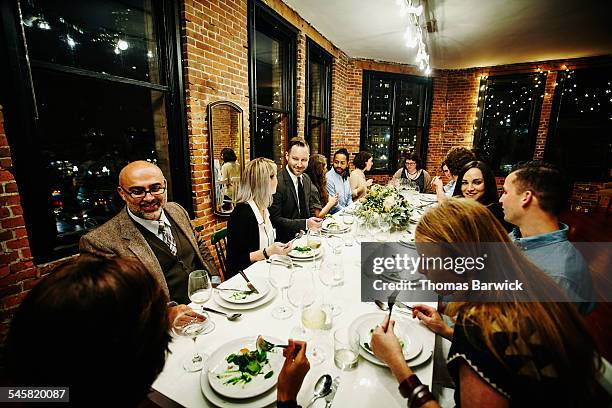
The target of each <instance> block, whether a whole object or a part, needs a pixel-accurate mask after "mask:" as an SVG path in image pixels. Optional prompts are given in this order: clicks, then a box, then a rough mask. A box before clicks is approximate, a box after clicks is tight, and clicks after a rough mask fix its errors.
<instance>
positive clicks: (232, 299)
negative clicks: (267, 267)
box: [216, 278, 270, 304]
mask: <svg viewBox="0 0 612 408" xmlns="http://www.w3.org/2000/svg"><path fill="white" fill-rule="evenodd" d="M250 279H251V282H252V283H253V285H254V286H255V288H257V291H258V292H259V293H249V294H244V293H240V292H233V291H229V290H218V291H216V292H217V293H218V294H219V297H220V298H221V299H223V300H225V301H226V302H229V303H236V304H244V303H251V302H255V301H257V300H259V299H261V298H263V297H264V296H266V295H267V294H268V292H269V291H270V284H269V283H268V280H267V279H264V278H250ZM235 281H236V279H234V281H233V282H231V283H228V284H227V285H225V286H227V287H228V288H233V289H240V290H245V291H248V290H249V288H248V287H247V283H246V281H245V280H244V279H243V280H240V281H239V282H235ZM223 286H224V285H223V284H221V285H219V288H222V287H223Z"/></svg>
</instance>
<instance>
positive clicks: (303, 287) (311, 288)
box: [287, 268, 317, 339]
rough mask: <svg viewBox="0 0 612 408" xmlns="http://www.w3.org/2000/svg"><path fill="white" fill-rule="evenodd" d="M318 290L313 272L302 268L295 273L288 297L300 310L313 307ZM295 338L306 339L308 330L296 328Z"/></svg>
mask: <svg viewBox="0 0 612 408" xmlns="http://www.w3.org/2000/svg"><path fill="white" fill-rule="evenodd" d="M316 293H317V290H316V288H315V284H314V278H313V275H312V272H311V271H310V270H309V269H306V268H302V269H301V270H299V271H296V272H294V274H293V281H292V282H291V287H290V288H289V290H288V293H287V297H288V298H289V303H291V304H292V305H293V306H294V307H295V308H297V309H298V310H302V309H303V308H305V307H308V306H310V305H312V304H313V303H314V301H315V298H316ZM292 336H293V337H294V338H302V339H303V338H305V336H306V330H305V329H304V327H303V326H300V327H296V328H294V329H293V330H292Z"/></svg>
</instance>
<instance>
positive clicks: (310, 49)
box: [304, 37, 334, 157]
mask: <svg viewBox="0 0 612 408" xmlns="http://www.w3.org/2000/svg"><path fill="white" fill-rule="evenodd" d="M311 58H313V59H314V60H316V61H317V62H318V63H320V64H321V65H323V68H324V69H325V83H324V84H323V86H322V92H321V94H322V95H323V107H322V111H323V113H324V115H323V116H321V117H320V116H314V115H311V113H310V84H311V80H310V74H311V72H310V60H311ZM333 62H334V57H333V56H332V55H331V54H330V53H329V52H327V51H325V49H323V47H321V46H320V45H319V44H317V43H316V42H315V41H314V40H312V39H311V38H309V37H306V95H305V107H304V113H305V115H304V116H305V120H304V137H305V138H306V140H310V131H311V127H310V122H311V119H317V120H320V121H325V127H324V129H325V138H324V140H320V141H319V146H321V147H322V148H320V151H319V152H310V153H311V154H315V153H320V154H322V155H324V156H325V157H330V153H331V152H330V147H331V100H332V99H331V98H332V81H333V79H332V65H333Z"/></svg>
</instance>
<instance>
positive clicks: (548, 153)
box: [544, 63, 612, 182]
mask: <svg viewBox="0 0 612 408" xmlns="http://www.w3.org/2000/svg"><path fill="white" fill-rule="evenodd" d="M608 64H609V63H608ZM608 64H603V65H592V66H587V67H576V68H574V69H572V70H571V71H572V72H576V71H581V70H586V71H588V70H590V69H597V68H604V69H605V68H608V69H611V70H612V67H611V66H610V65H608ZM569 71H570V70H569V68H568V69H567V70H563V71H557V79H556V83H557V86H555V92H554V95H553V100H552V106H551V109H550V120H549V124H548V132H547V134H546V147H545V149H544V160H546V161H550V162H552V163H556V164H557V165H559V166H561V167H562V168H565V169H566V171H567V172H568V173H569V174H571V175H572V177H573V178H574V176H573V175H574V174H575V173H578V172H579V171H575V167H572V165H571V164H569V163H564V162H562V158H559V157H555V152H554V150H553V145H558V144H559V143H560V140H559V139H560V137H559V135H558V134H557V129H558V127H557V126H558V123H559V117H560V115H561V106H562V102H563V94H564V92H567V88H566V85H568V81H567V79H568V78H567V76H568V73H569ZM568 97H569V95H568ZM610 131H612V125H610ZM608 138H609V139H610V140H612V137H611V136H610V133H609V132H608ZM609 146H610V145H609ZM611 154H612V152H611V151H610V147H608V152H607V155H608V162H610V160H612V158H611V157H610V155H611ZM583 169H584V167H583ZM611 169H612V166H608V167H607V168H603V169H602V170H601V173H600V174H599V175H595V176H588V177H582V176H580V177H575V180H573V181H597V182H606V181H609V180H610V178H611V177H612V174H610V172H611V171H612V170H611ZM583 171H585V170H583Z"/></svg>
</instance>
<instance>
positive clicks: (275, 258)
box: [268, 255, 294, 320]
mask: <svg viewBox="0 0 612 408" xmlns="http://www.w3.org/2000/svg"><path fill="white" fill-rule="evenodd" d="M269 261H270V264H269V265H270V269H269V275H268V276H269V280H270V284H271V285H272V286H274V287H275V288H277V289H280V291H281V292H282V296H283V300H282V303H281V304H280V305H278V306H277V307H276V308H274V310H272V317H274V318H275V319H278V320H284V319H288V318H290V317H291V316H293V310H291V307H290V306H289V305H288V304H287V289H288V288H289V287H290V286H291V284H292V283H293V274H294V272H293V269H294V268H293V261H292V260H291V258H290V257H288V256H285V255H272V256H271V257H270V260H269Z"/></svg>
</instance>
